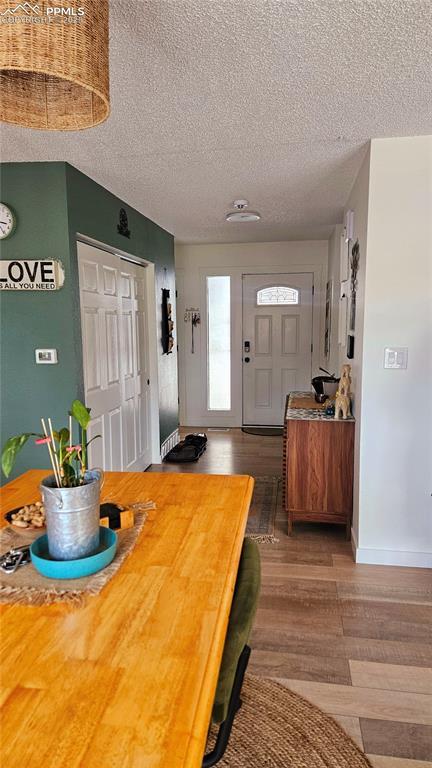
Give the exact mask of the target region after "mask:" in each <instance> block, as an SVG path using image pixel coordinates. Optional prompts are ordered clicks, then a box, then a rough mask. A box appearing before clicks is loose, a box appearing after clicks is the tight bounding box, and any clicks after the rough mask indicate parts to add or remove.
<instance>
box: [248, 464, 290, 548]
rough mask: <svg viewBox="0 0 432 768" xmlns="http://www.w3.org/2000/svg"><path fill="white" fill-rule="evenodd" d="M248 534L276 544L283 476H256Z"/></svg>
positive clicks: (259, 539)
mask: <svg viewBox="0 0 432 768" xmlns="http://www.w3.org/2000/svg"><path fill="white" fill-rule="evenodd" d="M254 479H255V487H254V491H253V495H252V501H251V505H250V509H249V517H248V521H247V526H246V536H247V537H248V538H250V539H254V540H255V541H258V542H262V543H264V544H276V543H277V542H278V541H279V539H277V538H276V537H275V535H274V533H275V524H276V514H277V509H278V501H279V498H280V492H281V490H282V478H280V477H275V476H272V475H265V476H264V477H255V478H254Z"/></svg>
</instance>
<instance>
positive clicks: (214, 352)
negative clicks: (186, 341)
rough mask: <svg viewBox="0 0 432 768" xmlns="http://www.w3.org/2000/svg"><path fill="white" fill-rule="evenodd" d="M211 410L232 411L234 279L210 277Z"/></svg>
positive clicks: (208, 298)
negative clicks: (232, 285) (232, 304)
mask: <svg viewBox="0 0 432 768" xmlns="http://www.w3.org/2000/svg"><path fill="white" fill-rule="evenodd" d="M207 329H208V330H207V333H208V338H207V357H208V359H207V371H208V386H207V407H208V410H210V411H229V410H231V278H230V277H229V276H224V275H214V276H213V275H212V276H211V277H210V276H209V277H207Z"/></svg>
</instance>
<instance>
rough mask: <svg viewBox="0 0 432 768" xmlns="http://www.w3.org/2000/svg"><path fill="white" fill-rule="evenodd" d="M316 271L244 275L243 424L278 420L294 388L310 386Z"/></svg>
mask: <svg viewBox="0 0 432 768" xmlns="http://www.w3.org/2000/svg"><path fill="white" fill-rule="evenodd" d="M312 303H313V274H312V273H309V272H308V273H301V274H295V273H292V274H286V273H284V274H269V275H243V423H244V424H256V425H280V424H282V422H283V412H284V406H285V398H286V395H287V394H288V392H290V391H291V390H296V389H297V390H309V389H310V387H311V370H312Z"/></svg>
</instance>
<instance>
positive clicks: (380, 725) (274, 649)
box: [148, 428, 432, 768]
mask: <svg viewBox="0 0 432 768" xmlns="http://www.w3.org/2000/svg"><path fill="white" fill-rule="evenodd" d="M192 431H204V430H203V428H189V429H188V430H183V433H184V434H185V433H186V432H192ZM205 431H206V433H207V436H208V438H209V442H208V448H207V451H206V453H205V454H204V455H203V456H202V458H201V459H200V460H199V462H197V463H193V464H183V465H173V464H171V465H170V464H164V465H162V466H157V465H153V466H152V467H151V468H150V469H149V470H148V471H150V472H151V471H163V472H208V473H223V474H232V473H236V474H237V473H239V474H244V473H245V474H250V475H253V476H255V477H256V476H259V475H281V473H282V438H281V437H280V438H279V437H258V436H255V435H246V434H244V433H243V432H241V430H238V429H231V430H229V431H223V432H221V431H209V430H205ZM276 527H277V532H276V533H277V536H278V537H279V542H278V543H276V544H261V545H260V548H261V554H262V570H263V579H262V592H261V599H260V604H259V608H258V612H257V617H256V621H255V627H254V631H253V635H252V640H251V644H252V647H253V653H252V656H251V662H250V667H249V668H250V671H251V672H253V673H254V674H257V675H262V676H264V677H272V678H274V679H277V680H279V681H280V682H281V683H282V684H283V685H287V686H288V687H289V688H292V689H293V690H295V691H297V692H298V693H300V694H301V695H303V696H304V697H305V698H307V699H309V700H310V701H312V702H314V703H316V704H317V705H318V706H320V707H321V708H322V709H324V710H325V711H326V712H329V713H330V714H331V715H332V716H333V717H334V718H335V719H336V720H338V722H340V724H341V725H342V727H343V728H345V730H346V731H347V732H348V733H349V734H350V735H351V736H352V738H353V739H354V740H355V741H357V743H358V744H359V745H360V746H361V747H362V748H363V749H364V750H365V752H366V753H367V754H368V756H369V758H370V760H371V762H372V764H373V766H374V768H432V574H431V571H427V570H424V569H418V568H396V567H389V566H373V565H356V564H355V563H354V562H353V559H352V553H351V545H350V544H349V543H348V542H347V541H345V537H344V531H343V530H342V529H341V528H339V527H337V526H334V527H333V526H327V525H317V524H305V523H302V524H300V523H297V524H295V525H294V532H293V536H292V537H290V538H288V536H287V535H286V530H287V528H286V516H285V513H284V512H283V510H282V506H281V500H280V507H279V510H278V515H277V521H276Z"/></svg>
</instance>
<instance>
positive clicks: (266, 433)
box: [242, 427, 283, 437]
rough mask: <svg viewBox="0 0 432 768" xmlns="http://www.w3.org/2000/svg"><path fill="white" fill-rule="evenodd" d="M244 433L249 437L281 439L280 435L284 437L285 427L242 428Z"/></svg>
mask: <svg viewBox="0 0 432 768" xmlns="http://www.w3.org/2000/svg"><path fill="white" fill-rule="evenodd" d="M242 432H245V433H246V434H247V435H261V436H262V437H279V435H283V427H242Z"/></svg>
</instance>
